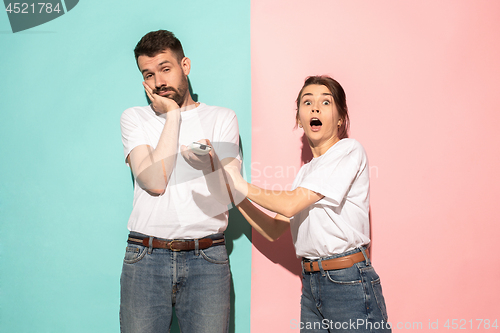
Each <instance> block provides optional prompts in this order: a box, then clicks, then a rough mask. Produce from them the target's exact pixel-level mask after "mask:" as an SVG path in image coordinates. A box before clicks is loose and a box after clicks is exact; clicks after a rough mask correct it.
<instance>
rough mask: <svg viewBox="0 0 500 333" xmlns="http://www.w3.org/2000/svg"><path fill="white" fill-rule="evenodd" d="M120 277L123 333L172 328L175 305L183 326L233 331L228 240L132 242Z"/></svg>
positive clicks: (203, 331) (211, 332)
mask: <svg viewBox="0 0 500 333" xmlns="http://www.w3.org/2000/svg"><path fill="white" fill-rule="evenodd" d="M131 235H132V236H144V235H141V234H138V233H131ZM213 236H220V234H219V235H213ZM120 283H121V303H120V327H121V332H122V333H161V332H165V333H167V332H169V329H170V325H171V323H172V307H173V306H175V312H176V314H177V318H178V322H179V327H180V329H181V331H182V332H187V333H189V332H197V333H227V332H228V329H229V306H230V305H229V302H230V300H229V299H230V296H229V295H230V286H231V273H230V271H229V261H228V256H227V251H226V247H225V245H217V246H212V247H209V248H208V249H205V250H198V251H196V250H192V251H172V250H167V249H150V248H148V247H145V246H142V245H135V244H128V246H127V250H126V253H125V259H124V262H123V269H122V275H121V280H120Z"/></svg>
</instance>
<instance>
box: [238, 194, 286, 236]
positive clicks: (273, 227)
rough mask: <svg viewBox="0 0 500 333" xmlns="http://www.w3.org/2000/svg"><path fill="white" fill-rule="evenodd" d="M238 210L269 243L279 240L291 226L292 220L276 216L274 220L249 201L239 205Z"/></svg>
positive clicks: (246, 200) (245, 200) (244, 200)
mask: <svg viewBox="0 0 500 333" xmlns="http://www.w3.org/2000/svg"><path fill="white" fill-rule="evenodd" d="M238 209H239V210H240V212H241V214H242V215H243V216H244V217H245V219H246V220H247V221H248V223H250V225H251V226H252V227H253V228H254V229H255V230H257V231H258V232H259V233H260V234H261V235H262V236H264V237H265V238H266V239H267V240H269V241H271V242H272V241H275V240H276V239H278V238H279V237H280V236H281V235H282V234H283V233H284V232H285V231H286V230H287V229H288V228H289V226H290V220H289V219H288V218H286V217H285V216H283V215H280V214H276V216H275V217H274V218H273V217H271V216H269V215H267V214H266V213H264V212H263V211H262V210H260V209H259V208H257V207H255V205H254V204H253V203H251V202H250V200H248V199H243V201H241V202H240V203H239V204H238Z"/></svg>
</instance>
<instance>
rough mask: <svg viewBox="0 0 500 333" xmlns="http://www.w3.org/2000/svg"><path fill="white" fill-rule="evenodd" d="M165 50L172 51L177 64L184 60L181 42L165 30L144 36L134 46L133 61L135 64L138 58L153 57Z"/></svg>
mask: <svg viewBox="0 0 500 333" xmlns="http://www.w3.org/2000/svg"><path fill="white" fill-rule="evenodd" d="M167 49H169V50H170V51H172V53H173V54H174V55H175V57H176V58H177V61H178V62H179V63H180V62H181V60H182V59H183V58H184V51H183V50H182V45H181V42H180V41H179V40H178V39H177V37H175V36H174V34H173V33H171V32H170V31H167V30H158V31H151V32H149V33H147V34H146V35H144V37H142V38H141V40H140V41H139V43H137V45H136V46H135V49H134V54H135V61H136V62H137V59H138V58H139V56H142V55H145V56H148V57H154V56H156V55H157V54H158V53H161V52H163V51H165V50H167Z"/></svg>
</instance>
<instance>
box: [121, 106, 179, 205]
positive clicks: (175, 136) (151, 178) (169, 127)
mask: <svg viewBox="0 0 500 333" xmlns="http://www.w3.org/2000/svg"><path fill="white" fill-rule="evenodd" d="M179 129H180V110H175V111H170V112H167V113H166V119H165V125H164V127H163V130H162V133H161V135H160V139H159V140H158V145H157V146H156V148H155V149H152V148H151V147H149V146H147V147H141V150H139V151H137V152H136V153H137V154H134V152H132V153H131V160H133V159H137V160H138V161H139V163H137V161H135V163H134V161H131V162H132V171H133V173H134V176H135V177H136V179H137V182H138V183H139V185H140V186H141V187H142V188H143V189H144V190H146V191H148V192H151V193H152V194H157V195H159V194H162V193H163V192H164V191H165V188H166V186H167V183H168V179H169V177H170V175H171V173H172V170H173V168H174V165H175V161H176V158H177V157H176V155H177V151H178V145H179ZM143 148H146V149H147V150H143ZM134 169H135V170H134Z"/></svg>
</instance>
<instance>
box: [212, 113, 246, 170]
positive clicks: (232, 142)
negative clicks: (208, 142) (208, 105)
mask: <svg viewBox="0 0 500 333" xmlns="http://www.w3.org/2000/svg"><path fill="white" fill-rule="evenodd" d="M212 144H213V146H214V149H215V152H216V153H217V156H218V158H219V160H221V161H222V160H223V159H225V158H228V157H232V158H237V159H240V154H239V152H240V132H239V128H238V119H237V118H236V114H235V113H234V112H233V111H232V110H228V113H227V115H226V116H225V118H224V121H223V122H222V124H221V129H220V137H219V138H217V141H216V142H213V143H212Z"/></svg>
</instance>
